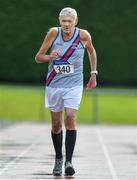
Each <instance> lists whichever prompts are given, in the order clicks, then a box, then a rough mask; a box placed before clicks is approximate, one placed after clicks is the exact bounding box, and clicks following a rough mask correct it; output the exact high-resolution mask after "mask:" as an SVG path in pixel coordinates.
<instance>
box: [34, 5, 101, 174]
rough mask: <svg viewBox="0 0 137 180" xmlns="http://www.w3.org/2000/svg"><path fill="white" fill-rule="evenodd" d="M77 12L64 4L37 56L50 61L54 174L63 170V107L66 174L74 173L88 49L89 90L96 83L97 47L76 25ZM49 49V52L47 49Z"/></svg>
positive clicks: (48, 104)
mask: <svg viewBox="0 0 137 180" xmlns="http://www.w3.org/2000/svg"><path fill="white" fill-rule="evenodd" d="M77 22H78V18H77V12H76V10H75V9H72V8H64V9H62V10H61V12H60V14H59V23H60V27H53V28H51V29H50V30H49V32H48V33H47V35H46V37H45V39H44V42H43V44H42V46H41V48H40V50H39V51H38V53H37V55H36V57H35V60H36V62H37V63H42V62H48V63H49V67H48V74H47V79H46V98H45V99H46V107H48V108H49V109H50V111H51V119H52V131H51V136H52V140H53V145H54V149H55V154H56V156H55V165H54V169H53V175H55V176H60V175H61V174H62V166H63V155H62V140H63V137H62V136H63V133H62V118H63V117H62V111H63V110H64V113H65V117H64V124H65V128H66V137H65V152H66V157H65V175H68V176H72V175H73V174H74V173H75V170H74V167H73V165H72V155H73V151H74V147H75V142H76V112H77V110H78V108H79V105H80V101H81V97H82V91H83V57H84V50H85V48H86V49H87V52H88V56H89V60H90V65H91V72H90V73H89V74H90V79H89V82H88V84H87V90H91V89H93V88H95V87H96V74H97V70H96V66H97V65H96V64H97V58H96V51H95V49H94V47H93V44H92V40H91V36H90V34H89V33H88V31H86V30H83V29H79V28H78V27H76V24H77ZM49 49H50V53H49V54H48V50H49Z"/></svg>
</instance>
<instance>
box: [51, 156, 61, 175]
mask: <svg viewBox="0 0 137 180" xmlns="http://www.w3.org/2000/svg"><path fill="white" fill-rule="evenodd" d="M62 165H63V159H62V158H61V159H55V165H54V169H53V175H54V176H61V175H62Z"/></svg>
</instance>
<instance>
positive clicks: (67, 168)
mask: <svg viewBox="0 0 137 180" xmlns="http://www.w3.org/2000/svg"><path fill="white" fill-rule="evenodd" d="M73 174H75V170H74V167H73V165H72V163H71V162H69V161H67V162H65V175H66V176H73Z"/></svg>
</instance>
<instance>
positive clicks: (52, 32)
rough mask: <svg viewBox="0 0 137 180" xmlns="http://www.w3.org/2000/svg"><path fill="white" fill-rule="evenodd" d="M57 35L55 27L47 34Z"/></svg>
mask: <svg viewBox="0 0 137 180" xmlns="http://www.w3.org/2000/svg"><path fill="white" fill-rule="evenodd" d="M57 33H58V28H57V27H51V28H50V29H49V31H48V34H50V35H51V36H56V35H57Z"/></svg>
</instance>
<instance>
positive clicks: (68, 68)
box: [53, 60, 74, 74]
mask: <svg viewBox="0 0 137 180" xmlns="http://www.w3.org/2000/svg"><path fill="white" fill-rule="evenodd" d="M53 67H54V69H55V71H56V73H61V74H72V73H74V65H73V64H69V63H68V62H65V61H59V60H55V61H53Z"/></svg>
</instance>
